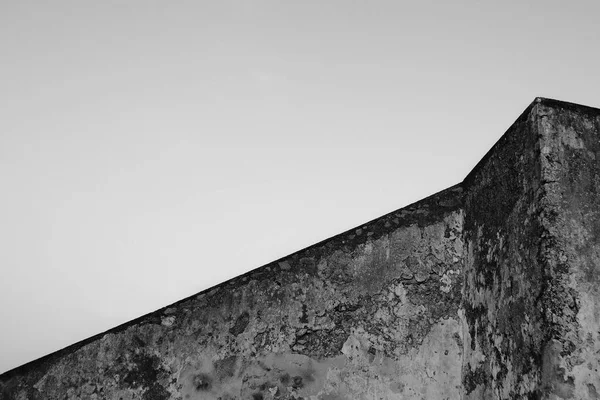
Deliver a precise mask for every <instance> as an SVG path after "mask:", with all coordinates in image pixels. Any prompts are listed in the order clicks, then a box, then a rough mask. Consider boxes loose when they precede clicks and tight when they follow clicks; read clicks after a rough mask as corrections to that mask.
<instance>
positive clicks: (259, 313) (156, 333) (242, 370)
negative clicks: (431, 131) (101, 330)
mask: <svg viewBox="0 0 600 400" xmlns="http://www.w3.org/2000/svg"><path fill="white" fill-rule="evenodd" d="M461 196H462V190H461V189H460V188H454V189H449V190H448V191H446V192H445V193H443V194H441V195H438V196H436V197H434V198H432V199H431V200H430V201H427V200H425V201H423V202H420V203H418V204H416V205H415V206H413V207H409V208H406V209H403V210H400V211H398V212H397V213H394V214H390V215H388V216H386V217H383V218H380V219H378V220H376V221H374V222H373V223H370V224H367V225H365V226H363V227H361V228H358V229H356V230H354V231H352V232H349V233H346V234H344V235H341V236H338V237H335V238H333V239H331V240H329V241H327V242H325V243H323V244H321V245H318V246H316V247H312V248H309V249H307V250H305V251H302V252H300V253H296V254H294V255H292V256H290V257H288V258H286V259H283V260H280V261H279V262H277V263H274V264H272V265H268V266H265V267H262V268H260V269H258V270H255V271H253V272H252V273H250V274H247V275H245V276H242V277H240V278H237V279H236V280H234V281H230V282H229V283H226V284H223V285H221V286H219V287H217V288H215V289H213V290H211V291H208V292H205V293H202V294H200V295H198V296H197V297H195V298H191V299H188V300H186V301H183V302H181V303H179V304H176V305H174V306H173V307H170V308H167V309H164V310H162V311H160V312H157V313H155V314H153V315H151V316H148V317H146V318H144V319H143V321H139V322H138V323H135V324H133V325H131V326H129V327H127V328H125V329H122V330H119V331H116V332H113V333H109V334H106V335H105V336H103V337H102V338H101V339H99V340H96V341H93V342H91V343H89V344H87V345H84V346H83V347H81V348H79V349H78V350H76V351H74V352H72V353H70V354H68V355H66V356H64V357H62V358H58V359H56V360H52V361H50V362H48V363H47V364H46V365H45V366H44V368H39V367H38V368H37V369H34V371H33V372H32V373H29V374H28V375H24V376H15V377H14V378H12V379H10V380H9V381H8V382H6V383H5V385H6V386H5V387H4V389H3V390H4V392H3V393H4V394H5V396H9V398H12V397H14V398H30V399H37V398H45V399H59V398H60V399H64V398H65V397H66V398H110V399H113V398H114V399H134V398H136V399H137V398H143V399H168V398H175V399H176V398H180V399H233V398H241V399H274V398H279V399H292V398H318V399H330V400H331V399H348V400H350V399H357V398H398V399H400V398H402V399H406V398H408V399H411V398H414V399H420V398H423V397H426V398H457V397H458V396H459V394H460V386H461V373H462V353H463V348H462V343H463V339H462V327H461V321H460V318H459V311H458V310H459V307H460V302H461V291H462V281H463V257H462V253H463V242H462V220H463V217H462V211H461V209H460V205H461Z"/></svg>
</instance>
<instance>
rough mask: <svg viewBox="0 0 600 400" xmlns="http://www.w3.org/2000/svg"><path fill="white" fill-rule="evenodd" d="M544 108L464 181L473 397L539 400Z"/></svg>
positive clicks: (519, 124) (468, 372)
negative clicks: (539, 128)
mask: <svg viewBox="0 0 600 400" xmlns="http://www.w3.org/2000/svg"><path fill="white" fill-rule="evenodd" d="M537 107H538V105H537V104H535V103H534V104H533V105H532V106H530V107H528V108H527V110H525V112H524V113H523V114H522V115H521V116H520V117H519V119H518V120H517V121H516V122H515V123H514V124H513V125H512V127H511V128H510V129H509V130H508V131H507V132H506V134H505V135H504V136H503V137H502V139H501V140H500V141H499V142H498V143H497V144H496V145H495V146H494V148H493V149H492V150H491V151H490V153H488V155H487V156H486V157H485V158H484V159H483V160H482V161H481V162H480V164H479V165H478V166H477V167H476V168H475V170H474V171H473V172H472V173H471V174H470V175H469V176H468V177H467V179H465V182H464V187H465V189H466V193H467V194H466V196H465V229H464V231H465V244H466V247H465V254H466V271H467V272H466V275H465V298H464V310H465V324H466V332H465V365H464V374H463V383H464V395H465V398H467V399H496V398H500V399H508V398H537V397H538V396H539V391H538V387H539V382H540V376H541V371H542V365H541V360H540V355H541V351H542V346H543V342H544V332H543V325H544V317H543V313H542V310H541V309H540V308H539V298H540V296H541V294H542V293H543V290H544V281H543V279H542V276H543V275H544V271H543V265H542V264H543V263H542V262H541V261H540V259H539V257H540V253H539V249H540V246H541V244H542V240H543V232H542V226H541V223H540V220H539V217H540V207H539V198H540V196H541V194H542V193H541V192H542V189H541V184H542V182H541V179H540V177H541V168H540V163H539V154H540V152H539V145H538V141H539V138H538V132H537Z"/></svg>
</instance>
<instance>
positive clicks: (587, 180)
mask: <svg viewBox="0 0 600 400" xmlns="http://www.w3.org/2000/svg"><path fill="white" fill-rule="evenodd" d="M538 114H539V118H540V121H539V129H540V132H541V136H542V148H541V153H542V156H543V158H542V163H541V166H542V172H543V179H544V182H545V183H546V191H545V199H544V200H545V201H544V203H545V204H544V207H545V210H546V218H545V221H544V223H545V224H546V231H547V232H548V235H547V236H548V243H547V246H545V248H544V249H543V251H544V258H545V260H546V263H547V268H548V270H550V271H551V274H550V276H549V277H548V278H547V279H546V281H547V287H546V289H545V293H544V305H545V308H546V313H547V318H546V326H547V329H548V340H547V343H546V346H545V348H544V352H543V361H544V371H543V377H542V379H543V381H542V386H541V390H542V391H543V393H544V395H545V396H547V398H550V399H560V398H565V399H598V398H600V372H599V369H600V110H597V109H591V108H587V107H582V106H576V105H573V104H568V103H561V102H555V101H545V102H544V103H542V104H540V106H539V111H538Z"/></svg>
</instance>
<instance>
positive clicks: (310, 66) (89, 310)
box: [0, 0, 600, 372]
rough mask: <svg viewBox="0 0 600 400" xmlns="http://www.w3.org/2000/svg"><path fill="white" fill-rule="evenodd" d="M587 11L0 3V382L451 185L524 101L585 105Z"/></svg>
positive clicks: (463, 4)
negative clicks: (538, 99) (1, 374)
mask: <svg viewBox="0 0 600 400" xmlns="http://www.w3.org/2000/svg"><path fill="white" fill-rule="evenodd" d="M484 3H485V4H484ZM486 4H487V5H486ZM599 6H600V3H599V2H598V1H589V2H577V1H571V2H559V1H539V2H531V1H529V2H528V1H502V2H500V1H497V2H491V1H490V2H475V1H473V2H468V1H454V2H450V1H437V2H432V1H418V2H408V1H407V2H403V1H389V2H388V1H375V0H369V1H349V0H345V1H327V0H319V1H269V2H268V1H222V0H219V1H208V0H200V1H189V2H184V1H162V2H159V1H133V0H132V1H124V0H123V1H70V2H64V1H58V0H55V1H38V2H29V1H24V0H23V1H21V0H18V1H17V0H15V1H7V0H0V50H1V52H0V185H1V188H2V192H1V196H0V242H1V243H2V244H1V245H0V268H1V271H0V272H1V274H0V321H1V323H0V325H1V326H2V328H1V329H0V372H3V371H6V370H8V369H11V368H13V367H16V366H18V365H20V364H23V363H25V362H28V361H31V360H33V359H35V358H38V357H40V356H43V355H45V354H47V353H50V352H52V351H55V350H58V349H60V348H62V347H65V346H67V345H69V344H72V343H74V342H76V341H79V340H82V339H84V338H86V337H89V336H91V335H93V334H96V333H99V332H101V331H104V330H106V329H109V328H111V327H113V326H116V325H118V324H120V323H123V322H125V321H128V320H130V319H133V318H135V317H138V316H140V315H142V314H145V313H148V312H150V311H153V310H155V309H157V308H160V307H162V306H165V305H167V304H169V303H172V302H174V301H177V300H179V299H182V298H184V297H186V296H189V295H192V294H194V293H196V292H199V291H201V290H203V289H206V288H208V287H210V286H213V285H215V284H217V283H219V282H222V281H224V280H227V279H229V278H232V277H234V276H236V275H239V274H241V273H244V272H246V271H248V270H250V269H254V268H256V267H258V266H260V265H263V264H266V263H268V262H270V261H272V260H275V259H277V258H279V257H282V256H285V255H287V254H289V253H292V252H294V251H296V250H299V249H301V248H303V247H306V246H308V245H311V244H313V243H315V242H318V241H320V240H323V239H325V238H328V237H330V236H332V235H335V234H337V233H340V232H342V231H344V230H346V229H349V228H352V227H354V226H356V225H359V224H361V223H363V222H366V221H368V220H371V219H373V218H376V217H378V216H380V215H382V214H385V213H387V212H390V211H393V210H395V209H397V208H400V207H403V206H405V205H407V204H409V203H411V202H414V201H416V200H419V199H420V198H423V197H425V196H427V195H430V194H432V193H435V192H437V191H439V190H442V189H445V188H446V187H449V186H452V185H454V184H455V183H458V182H460V181H461V180H462V179H463V178H464V177H465V175H466V174H467V173H468V172H469V171H470V170H471V168H472V167H473V166H474V165H475V164H476V162H477V161H478V160H479V159H480V158H481V157H483V155H484V154H485V153H486V152H487V150H488V149H489V148H490V147H491V146H492V145H493V143H494V142H495V141H496V140H497V139H498V138H499V137H500V136H501V135H502V134H503V133H504V131H505V130H506V129H507V128H508V127H509V126H510V124H511V123H512V122H513V121H514V120H515V119H516V118H517V117H518V115H519V114H520V113H521V111H523V110H524V109H525V107H527V105H528V104H529V103H530V102H531V101H532V100H533V99H534V97H536V96H544V97H551V98H557V99H560V100H566V101H572V102H577V103H582V104H587V105H592V106H596V107H598V106H600V90H599V89H600V50H599V49H600V46H599V43H600V40H599V39H600V23H599V20H598V15H600V14H599V11H600V7H599Z"/></svg>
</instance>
